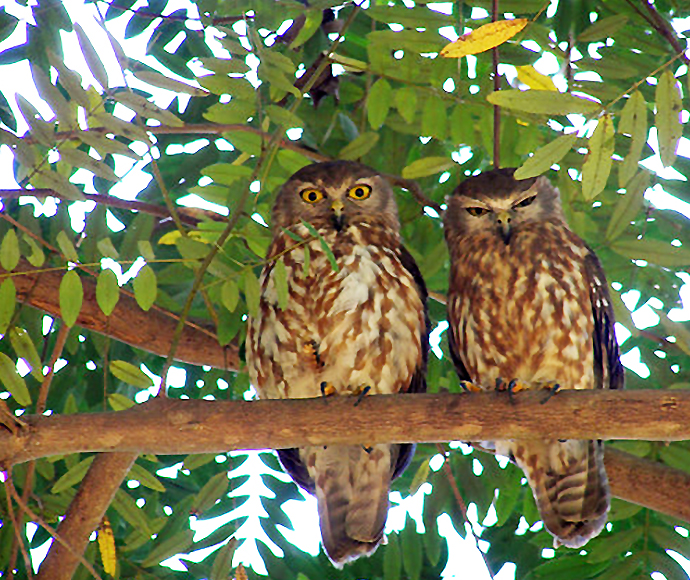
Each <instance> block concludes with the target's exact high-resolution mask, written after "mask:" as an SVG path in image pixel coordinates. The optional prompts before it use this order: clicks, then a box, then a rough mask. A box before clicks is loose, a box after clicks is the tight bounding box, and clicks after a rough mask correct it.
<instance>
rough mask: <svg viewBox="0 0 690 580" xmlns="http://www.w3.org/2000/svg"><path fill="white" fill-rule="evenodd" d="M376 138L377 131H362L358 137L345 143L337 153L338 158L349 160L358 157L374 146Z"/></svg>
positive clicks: (377, 138)
mask: <svg viewBox="0 0 690 580" xmlns="http://www.w3.org/2000/svg"><path fill="white" fill-rule="evenodd" d="M378 140H379V135H378V133H374V132H373V131H367V132H366V133H362V134H361V135H360V136H359V137H357V138H356V139H353V140H352V141H350V143H348V144H347V145H345V147H343V148H342V149H341V150H340V153H338V158H339V159H347V160H350V161H351V160H354V159H358V158H359V157H362V156H363V155H366V154H367V153H369V151H371V150H372V149H373V148H374V145H376V143H377V142H378Z"/></svg>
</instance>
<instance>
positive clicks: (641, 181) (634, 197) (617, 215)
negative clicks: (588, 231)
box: [606, 171, 651, 241]
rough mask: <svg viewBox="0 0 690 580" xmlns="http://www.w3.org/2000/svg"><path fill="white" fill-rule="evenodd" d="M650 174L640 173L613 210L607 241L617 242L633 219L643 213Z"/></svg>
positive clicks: (633, 179) (632, 180)
mask: <svg viewBox="0 0 690 580" xmlns="http://www.w3.org/2000/svg"><path fill="white" fill-rule="evenodd" d="M650 178H651V176H650V174H649V172H647V171H640V173H638V174H637V175H636V176H635V177H633V178H632V179H631V180H630V183H628V186H627V188H626V192H625V195H622V196H621V198H620V199H619V200H618V203H617V204H616V207H614V208H613V212H612V213H611V219H610V220H609V224H608V226H607V227H606V240H608V241H611V240H615V239H616V238H617V237H618V236H620V235H621V234H622V233H623V232H624V231H625V230H626V228H627V227H628V226H629V225H630V222H631V221H632V220H633V218H634V217H635V216H636V215H637V214H638V213H639V212H640V211H642V208H643V206H644V194H645V191H647V188H648V187H649V181H650Z"/></svg>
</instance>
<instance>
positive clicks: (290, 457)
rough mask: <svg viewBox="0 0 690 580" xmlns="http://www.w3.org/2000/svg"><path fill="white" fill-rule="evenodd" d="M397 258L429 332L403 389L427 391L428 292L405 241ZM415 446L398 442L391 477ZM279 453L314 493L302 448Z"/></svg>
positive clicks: (301, 483)
mask: <svg viewBox="0 0 690 580" xmlns="http://www.w3.org/2000/svg"><path fill="white" fill-rule="evenodd" d="M398 258H399V259H400V263H401V264H402V266H403V267H404V268H405V269H406V270H407V271H408V272H409V273H410V274H411V275H412V278H413V280H414V282H415V285H416V288H417V292H419V297H420V299H421V301H422V304H423V305H424V320H425V322H426V331H425V332H424V334H423V336H422V337H421V339H422V345H421V346H422V361H421V364H420V365H419V366H418V367H417V368H416V369H415V372H414V374H413V375H412V378H411V379H410V384H409V385H408V386H407V388H406V389H404V392H405V393H424V392H426V364H427V359H428V355H429V333H430V332H431V322H430V321H429V311H428V307H427V297H428V292H427V289H426V284H425V283H424V279H423V278H422V274H421V272H420V271H419V267H418V266H417V263H416V262H415V260H414V258H413V257H412V255H411V254H410V253H409V252H408V250H407V248H405V246H403V245H402V244H401V245H400V246H399V248H398ZM415 449H416V445H414V444H412V443H404V444H401V445H398V453H397V456H396V454H394V453H392V454H391V459H392V460H394V461H395V463H394V464H393V465H392V466H391V469H392V475H391V480H393V479H395V478H397V477H399V476H400V475H402V473H403V472H404V471H405V469H407V466H408V465H409V464H410V461H411V460H412V457H413V456H414V452H415ZM277 453H278V459H279V460H280V463H281V464H282V466H283V468H284V469H285V471H286V472H287V473H288V474H290V476H291V477H292V479H293V480H294V481H295V482H296V483H297V484H298V485H299V486H300V487H302V488H303V489H304V490H306V491H308V492H310V493H314V480H313V479H312V478H311V477H310V476H309V473H308V471H307V466H306V465H305V464H304V461H302V458H301V457H300V453H299V449H294V448H293V449H278V450H277Z"/></svg>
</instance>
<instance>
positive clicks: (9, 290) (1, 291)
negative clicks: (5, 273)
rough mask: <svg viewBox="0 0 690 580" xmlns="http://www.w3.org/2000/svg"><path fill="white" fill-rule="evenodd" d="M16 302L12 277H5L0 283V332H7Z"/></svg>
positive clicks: (15, 290) (15, 291)
mask: <svg viewBox="0 0 690 580" xmlns="http://www.w3.org/2000/svg"><path fill="white" fill-rule="evenodd" d="M16 303H17V289H16V287H15V285H14V281H13V280H12V278H5V279H4V280H3V281H2V284H0V334H5V332H7V327H8V326H9V325H10V322H11V321H12V316H13V315H14V307H15V305H16Z"/></svg>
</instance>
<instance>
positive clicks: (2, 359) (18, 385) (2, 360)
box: [0, 352, 31, 407]
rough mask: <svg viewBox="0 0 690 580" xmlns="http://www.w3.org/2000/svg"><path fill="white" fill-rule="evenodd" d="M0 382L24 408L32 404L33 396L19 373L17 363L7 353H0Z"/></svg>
mask: <svg viewBox="0 0 690 580" xmlns="http://www.w3.org/2000/svg"><path fill="white" fill-rule="evenodd" d="M0 382H2V384H3V385H4V387H5V388H6V389H7V390H8V391H9V392H10V394H11V395H12V397H13V398H14V400H15V401H17V403H18V404H19V405H21V406H22V407H28V406H29V405H30V404H31V395H30V394H29V389H28V388H27V387H26V383H25V382H24V379H23V378H22V377H20V376H19V373H17V365H16V363H15V362H14V361H13V360H12V359H10V357H8V356H7V355H6V354H5V353H2V352H0Z"/></svg>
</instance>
